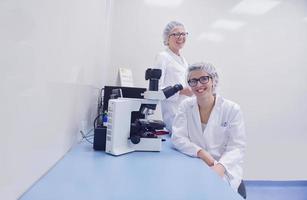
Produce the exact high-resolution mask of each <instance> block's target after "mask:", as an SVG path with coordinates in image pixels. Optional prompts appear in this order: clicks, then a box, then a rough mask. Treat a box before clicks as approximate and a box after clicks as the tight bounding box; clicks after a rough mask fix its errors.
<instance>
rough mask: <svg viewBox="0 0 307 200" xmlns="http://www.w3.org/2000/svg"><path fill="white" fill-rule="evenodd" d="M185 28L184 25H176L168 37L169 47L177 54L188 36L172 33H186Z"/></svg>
mask: <svg viewBox="0 0 307 200" xmlns="http://www.w3.org/2000/svg"><path fill="white" fill-rule="evenodd" d="M185 32H186V31H185V29H184V28H183V27H182V26H177V27H175V28H174V29H173V30H172V31H171V33H170V34H169V38H168V46H169V48H170V49H171V50H172V51H173V52H174V53H176V54H179V50H180V49H182V47H183V46H184V44H185V40H186V36H183V35H180V36H179V37H177V36H175V35H172V34H174V33H185Z"/></svg>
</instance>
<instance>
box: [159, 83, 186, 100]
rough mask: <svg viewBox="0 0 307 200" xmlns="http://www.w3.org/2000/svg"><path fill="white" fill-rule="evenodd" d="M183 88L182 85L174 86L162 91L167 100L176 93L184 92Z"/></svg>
mask: <svg viewBox="0 0 307 200" xmlns="http://www.w3.org/2000/svg"><path fill="white" fill-rule="evenodd" d="M182 89H183V87H182V85H181V84H176V85H174V86H168V87H166V88H164V89H163V90H162V91H163V93H164V95H165V97H166V98H168V97H170V96H173V95H174V94H175V93H176V92H178V91H180V90H182Z"/></svg>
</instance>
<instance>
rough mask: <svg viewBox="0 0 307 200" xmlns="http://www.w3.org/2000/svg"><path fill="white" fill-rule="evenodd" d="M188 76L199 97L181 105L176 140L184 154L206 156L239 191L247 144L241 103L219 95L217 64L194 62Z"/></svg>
mask: <svg viewBox="0 0 307 200" xmlns="http://www.w3.org/2000/svg"><path fill="white" fill-rule="evenodd" d="M187 79H188V84H189V86H190V87H191V89H192V91H193V93H194V95H195V97H193V98H189V99H186V100H185V101H183V102H182V103H181V104H180V106H179V110H178V113H177V115H176V117H175V119H174V123H173V127H172V130H173V134H172V142H173V144H174V146H175V148H176V149H178V150H179V151H181V152H182V153H185V154H187V155H190V156H193V157H199V158H200V159H202V160H203V161H204V162H205V163H206V164H207V165H208V166H210V167H211V169H212V170H213V171H215V172H216V173H217V174H218V175H220V176H221V177H222V178H223V179H224V180H225V181H227V182H228V183H229V184H230V186H231V187H232V188H233V189H234V190H235V191H238V188H239V185H240V183H241V181H242V178H243V170H242V164H243V156H244V152H245V146H246V142H245V139H246V136H245V128H244V121H243V116H242V112H241V109H240V106H239V105H238V104H236V103H234V102H232V101H229V100H227V99H224V98H223V97H221V96H219V95H217V94H216V87H217V85H218V81H219V76H218V74H217V72H216V69H215V68H214V66H213V65H211V64H209V63H196V64H193V65H191V66H190V67H189V68H188V75H187ZM244 189H245V188H244ZM239 193H240V192H239ZM241 195H242V194H241Z"/></svg>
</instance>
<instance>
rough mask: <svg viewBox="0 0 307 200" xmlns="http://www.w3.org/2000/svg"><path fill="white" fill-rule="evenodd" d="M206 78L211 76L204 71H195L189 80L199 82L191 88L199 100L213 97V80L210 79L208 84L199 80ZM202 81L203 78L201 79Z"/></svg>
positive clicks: (191, 73)
mask: <svg viewBox="0 0 307 200" xmlns="http://www.w3.org/2000/svg"><path fill="white" fill-rule="evenodd" d="M204 76H210V75H209V74H208V73H207V72H205V71H204V70H195V71H192V72H190V74H189V79H188V80H192V79H194V80H197V84H196V85H195V86H193V87H191V89H192V91H193V93H194V94H195V96H196V97H197V98H199V97H210V96H213V83H212V78H209V80H208V82H207V83H204V84H203V83H201V82H200V81H199V79H200V78H201V77H204ZM201 79H202V78H201Z"/></svg>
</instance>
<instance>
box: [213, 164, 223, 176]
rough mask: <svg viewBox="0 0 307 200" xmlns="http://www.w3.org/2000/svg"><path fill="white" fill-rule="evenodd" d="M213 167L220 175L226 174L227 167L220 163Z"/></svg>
mask: <svg viewBox="0 0 307 200" xmlns="http://www.w3.org/2000/svg"><path fill="white" fill-rule="evenodd" d="M211 169H213V171H215V172H216V173H217V174H218V175H219V176H220V177H223V176H224V175H225V168H224V166H223V165H222V164H220V163H217V164H216V165H213V166H211Z"/></svg>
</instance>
